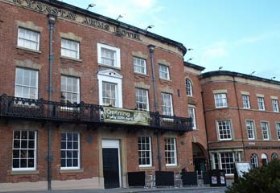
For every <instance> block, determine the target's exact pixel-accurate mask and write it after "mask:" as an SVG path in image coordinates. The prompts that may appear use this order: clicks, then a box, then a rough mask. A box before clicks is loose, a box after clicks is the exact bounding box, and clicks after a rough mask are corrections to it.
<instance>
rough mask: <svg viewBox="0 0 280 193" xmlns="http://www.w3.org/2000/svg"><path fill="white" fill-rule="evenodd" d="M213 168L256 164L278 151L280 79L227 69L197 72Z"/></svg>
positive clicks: (271, 156)
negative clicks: (265, 77) (200, 73)
mask: <svg viewBox="0 0 280 193" xmlns="http://www.w3.org/2000/svg"><path fill="white" fill-rule="evenodd" d="M200 80H201V87H202V91H203V93H202V98H203V103H204V111H205V113H204V114H205V120H206V130H207V134H208V135H207V136H208V151H209V155H210V160H211V168H212V169H223V170H225V171H226V173H227V175H228V176H232V175H233V173H234V162H240V161H242V162H244V161H245V162H250V163H251V166H252V167H259V166H261V165H263V164H266V163H267V162H269V161H270V160H271V159H277V158H278V157H279V154H280V114H279V113H280V112H279V98H280V82H279V81H275V80H270V79H264V78H260V77H256V76H252V75H246V74H241V73H237V72H230V71H213V72H206V73H203V74H202V75H201V76H200Z"/></svg>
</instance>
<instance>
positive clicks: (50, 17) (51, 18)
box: [47, 14, 56, 191]
mask: <svg viewBox="0 0 280 193" xmlns="http://www.w3.org/2000/svg"><path fill="white" fill-rule="evenodd" d="M55 22H56V15H53V14H49V15H48V23H49V74H48V80H49V84H48V101H52V92H53V83H52V78H53V77H52V74H53V72H52V71H53V63H54V53H53V33H54V25H55ZM48 113H49V116H51V113H52V105H49V106H48ZM51 130H52V128H51V125H50V123H49V124H48V155H47V162H48V171H47V179H48V191H51V190H52V161H53V155H52V131H51Z"/></svg>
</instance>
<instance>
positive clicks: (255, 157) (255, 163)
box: [250, 153, 259, 168]
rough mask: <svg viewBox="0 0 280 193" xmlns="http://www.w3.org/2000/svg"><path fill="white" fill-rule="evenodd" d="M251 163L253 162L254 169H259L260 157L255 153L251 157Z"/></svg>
mask: <svg viewBox="0 0 280 193" xmlns="http://www.w3.org/2000/svg"><path fill="white" fill-rule="evenodd" d="M250 162H251V166H252V168H257V167H259V158H258V155H257V154H255V153H253V154H252V155H251V158H250Z"/></svg>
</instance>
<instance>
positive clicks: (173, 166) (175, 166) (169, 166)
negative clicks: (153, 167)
mask: <svg viewBox="0 0 280 193" xmlns="http://www.w3.org/2000/svg"><path fill="white" fill-rule="evenodd" d="M165 166H166V167H167V168H177V167H178V165H177V164H176V165H171V164H170V165H165Z"/></svg>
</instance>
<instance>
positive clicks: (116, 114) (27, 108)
mask: <svg viewBox="0 0 280 193" xmlns="http://www.w3.org/2000/svg"><path fill="white" fill-rule="evenodd" d="M0 117H1V118H5V117H6V118H20V119H30V120H39V121H42V120H45V121H54V122H72V123H84V124H122V125H127V126H129V125H133V126H134V127H135V126H144V127H151V128H155V129H160V130H170V131H180V132H187V131H191V130H192V119H191V118H185V117H177V116H165V115H160V114H159V112H144V111H136V110H129V109H119V108H112V107H105V106H101V105H96V104H86V103H84V102H81V103H79V104H72V103H67V102H54V101H47V100H44V99H38V100H34V99H26V98H19V97H13V96H7V95H5V94H4V95H2V96H0Z"/></svg>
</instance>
